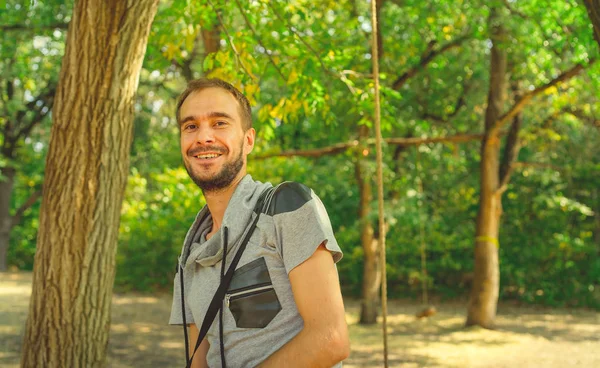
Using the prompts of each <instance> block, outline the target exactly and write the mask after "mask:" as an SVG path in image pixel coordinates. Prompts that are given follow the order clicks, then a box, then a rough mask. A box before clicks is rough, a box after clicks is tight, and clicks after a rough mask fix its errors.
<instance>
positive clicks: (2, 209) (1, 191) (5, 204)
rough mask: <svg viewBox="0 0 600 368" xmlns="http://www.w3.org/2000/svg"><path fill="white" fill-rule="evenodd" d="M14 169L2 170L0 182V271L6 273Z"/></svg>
mask: <svg viewBox="0 0 600 368" xmlns="http://www.w3.org/2000/svg"><path fill="white" fill-rule="evenodd" d="M15 173H16V172H15V169H13V168H4V169H2V176H4V179H1V181H0V271H6V270H7V267H8V263H7V261H6V257H7V255H8V246H9V243H10V230H11V228H12V216H11V215H10V198H11V195H12V190H13V185H14V183H15Z"/></svg>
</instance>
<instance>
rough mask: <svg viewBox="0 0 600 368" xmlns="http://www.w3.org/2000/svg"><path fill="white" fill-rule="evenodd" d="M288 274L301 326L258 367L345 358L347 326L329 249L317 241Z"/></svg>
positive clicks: (323, 364)
mask: <svg viewBox="0 0 600 368" xmlns="http://www.w3.org/2000/svg"><path fill="white" fill-rule="evenodd" d="M289 277H290V283H291V285H292V292H293V293H294V300H295V301H296V305H297V306H298V312H300V315H301V316H302V319H303V320H304V328H303V329H302V331H300V333H299V334H298V335H296V336H295V337H294V338H293V339H292V340H291V341H289V342H288V343H287V344H285V345H284V346H283V347H281V349H279V350H278V351H276V352H275V353H274V354H273V355H271V356H270V357H269V358H267V359H266V360H265V361H264V362H262V363H261V364H260V365H259V367H261V368H268V367H284V366H285V367H331V366H332V365H334V364H336V363H338V362H340V361H342V360H344V359H346V358H347V357H348V355H349V354H350V341H349V339H348V326H347V325H346V319H345V313H344V302H343V300H342V293H341V291H340V282H339V278H338V274H337V270H336V268H335V264H334V263H333V258H332V257H331V254H330V253H329V251H328V250H327V249H325V247H324V246H323V245H322V244H321V245H320V246H319V247H318V248H317V250H316V251H315V253H314V254H313V255H312V256H311V257H310V258H308V259H307V260H306V261H304V262H303V263H302V264H300V265H299V266H298V267H296V268H294V269H293V270H292V271H291V272H290V274H289Z"/></svg>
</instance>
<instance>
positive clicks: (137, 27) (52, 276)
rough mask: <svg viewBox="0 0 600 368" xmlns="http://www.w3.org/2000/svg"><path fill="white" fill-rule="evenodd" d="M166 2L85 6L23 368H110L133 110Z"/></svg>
mask: <svg viewBox="0 0 600 368" xmlns="http://www.w3.org/2000/svg"><path fill="white" fill-rule="evenodd" d="M157 5H158V0H128V1H123V0H102V1H101V0H79V1H77V2H76V4H75V8H74V10H73V17H72V20H71V22H70V24H69V31H68V39H67V46H66V50H65V55H64V57H63V62H62V69H61V73H60V79H59V86H58V89H57V94H56V100H55V104H54V110H53V120H54V121H53V125H52V132H51V138H50V146H49V152H48V156H47V159H46V173H45V179H44V196H43V200H42V207H41V211H40V226H39V231H38V240H37V253H36V255H35V262H34V273H33V288H32V295H31V303H30V308H29V316H28V320H27V326H26V331H25V336H24V341H23V350H22V359H21V363H22V367H25V368H28V367H102V366H103V365H104V360H105V356H106V349H107V342H108V334H109V329H110V304H111V298H112V285H113V281H114V274H115V253H116V249H117V247H116V245H117V244H116V243H117V235H118V227H119V217H120V210H121V202H122V198H123V194H124V190H125V184H126V179H127V175H128V167H129V157H128V156H129V155H128V153H129V148H130V145H131V139H132V127H133V102H134V95H135V92H136V89H137V84H138V80H139V74H140V69H141V66H142V60H143V58H144V53H145V50H146V43H147V40H148V35H149V32H150V25H151V23H152V20H153V18H154V15H155V14H156V10H157Z"/></svg>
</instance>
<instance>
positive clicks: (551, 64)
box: [0, 0, 600, 322]
mask: <svg viewBox="0 0 600 368" xmlns="http://www.w3.org/2000/svg"><path fill="white" fill-rule="evenodd" d="M2 3H5V4H2ZM0 5H3V6H2V12H1V13H0V24H1V30H2V36H0V37H1V40H2V44H1V46H0V74H1V75H2V82H1V84H0V96H1V97H2V98H1V99H0V111H2V112H1V114H0V144H1V155H0V170H1V174H0V267H1V268H3V269H6V268H10V267H13V268H17V269H20V270H31V269H32V268H33V259H34V254H35V251H36V237H37V229H38V225H39V220H38V214H39V210H40V198H41V196H42V191H41V188H42V183H43V180H44V164H43V163H44V160H45V157H46V154H47V151H48V143H49V139H50V129H51V120H52V119H51V117H52V104H53V98H54V94H55V92H56V89H57V82H58V79H59V78H58V77H59V70H60V66H61V57H62V55H63V52H64V49H65V42H66V37H67V32H66V31H67V27H68V22H69V20H70V17H71V12H72V4H71V3H70V2H66V3H65V2H62V1H10V0H8V1H5V2H0ZM377 5H378V12H379V17H380V34H381V38H380V39H379V40H378V47H379V51H380V52H379V53H380V63H381V67H380V68H381V72H382V76H381V77H382V82H381V83H382V124H383V125H382V126H383V135H384V138H385V142H386V146H385V148H384V161H385V171H384V175H385V182H384V183H385V197H386V203H385V208H386V213H387V218H386V222H387V228H388V232H387V254H388V255H387V274H388V275H387V278H388V294H389V297H390V298H407V297H412V298H420V297H421V292H422V291H423V290H424V288H427V290H428V291H429V292H430V293H431V294H432V295H433V297H434V298H440V299H445V298H451V299H454V298H462V297H466V296H467V295H468V293H469V290H470V289H471V287H472V285H473V283H474V282H477V276H476V273H474V263H475V256H474V249H475V244H476V243H478V242H481V241H483V242H487V243H489V244H491V246H493V247H491V248H493V249H496V252H497V256H498V259H499V267H498V271H499V295H500V298H501V299H503V300H518V301H522V302H527V303H538V304H546V305H551V306H586V307H592V308H600V257H599V254H600V120H599V118H598V116H600V111H599V108H600V106H599V102H598V91H599V90H600V89H599V87H600V73H599V72H600V67H599V63H596V62H595V60H596V59H597V58H598V44H597V43H596V42H595V40H594V33H593V29H592V26H591V23H590V19H589V18H588V14H587V12H586V8H585V7H584V6H583V2H581V1H575V0H569V1H558V0H553V1H541V0H531V1H527V2H524V1H509V0H506V1H496V2H494V1H492V2H490V1H452V2H451V1H445V0H435V1H428V2H421V1H411V0H406V1H398V0H381V1H379V2H378V3H377ZM369 19H370V17H369V3H368V2H359V1H319V2H312V1H303V0H298V1H291V2H277V1H268V0H264V1H263V0H256V1H243V0H235V1H230V2H222V1H217V0H206V1H185V0H172V1H161V2H160V4H159V8H158V12H157V13H156V17H155V20H154V23H153V25H152V28H151V33H150V38H149V41H148V46H147V51H146V55H145V59H144V65H143V69H142V72H141V76H140V80H139V88H138V93H137V97H136V103H135V125H134V139H133V145H132V147H131V158H130V168H129V178H128V184H127V189H126V193H125V199H124V202H123V206H122V211H121V223H120V229H119V245H118V251H117V258H116V266H117V273H116V279H115V287H116V288H117V290H121V291H124V290H139V291H146V292H152V291H158V290H169V289H170V287H171V286H172V280H173V275H174V271H175V264H176V257H177V254H178V253H179V251H180V249H181V243H182V240H183V238H184V236H185V233H186V231H187V227H188V226H189V224H191V222H192V221H193V218H194V216H195V214H196V213H197V211H198V210H199V209H200V208H201V206H202V205H203V204H204V202H203V198H202V194H201V192H200V191H199V189H198V188H197V187H195V185H194V184H193V183H192V182H191V181H190V180H189V178H188V177H187V174H186V172H185V169H184V168H183V166H182V164H181V159H180V152H179V143H178V128H177V124H176V121H175V118H174V110H175V106H174V105H175V100H176V96H177V95H178V93H179V92H180V91H181V90H183V88H185V84H186V82H187V81H189V80H191V79H193V78H197V77H201V76H209V77H213V76H214V77H220V78H224V79H226V80H230V81H232V82H233V83H234V84H235V85H236V86H238V87H239V88H240V89H241V90H242V91H243V92H244V93H245V94H246V95H247V96H248V98H249V99H250V100H251V102H252V104H253V106H254V109H253V111H254V126H255V128H256V129H257V132H258V138H257V144H256V147H255V150H254V152H253V154H252V155H251V156H250V159H249V172H250V173H251V174H252V175H253V177H254V178H255V179H257V180H261V181H270V182H272V183H279V182H281V181H282V180H294V181H299V182H303V183H305V184H307V185H309V186H310V187H312V188H313V189H314V190H315V192H316V193H317V194H318V195H319V196H320V197H321V198H322V200H323V202H324V203H325V205H326V207H327V209H328V212H329V215H330V217H331V221H332V225H333V227H334V230H335V232H336V237H337V239H338V242H339V243H340V244H341V246H342V249H343V250H344V252H345V257H344V259H343V261H342V262H340V264H339V265H338V269H339V273H340V279H341V284H342V287H343V292H344V295H345V296H354V297H359V298H362V299H363V306H362V311H361V319H362V320H363V321H365V322H368V321H373V320H374V316H375V315H376V314H377V311H376V310H377V300H378V298H377V290H378V288H379V285H380V282H381V275H380V273H379V271H378V268H379V265H378V263H377V260H378V254H377V234H376V228H377V211H376V208H377V203H376V201H375V200H374V189H373V188H374V177H375V174H374V173H375V152H374V146H373V141H372V140H371V138H372V137H373V134H372V130H371V128H372V117H373V116H374V113H373V108H374V106H373V100H374V99H373V78H372V76H371V61H372V60H371V53H370V34H371V26H370V20H369ZM492 87H493V88H492ZM489 101H493V104H494V105H495V106H497V107H498V109H499V110H500V112H501V113H499V114H497V117H496V118H495V119H492V120H493V121H491V120H490V109H489V108H488V107H489V106H490V103H489ZM504 112H506V113H504ZM490 137H492V138H494V137H495V138H497V141H498V142H499V143H498V145H497V146H498V150H497V152H496V156H495V158H494V157H491V159H490V156H489V152H487V151H486V150H485V149H483V148H482V147H484V148H485V147H486V145H485V144H484V143H485V142H490V140H489V138H490ZM487 147H489V145H488V146H487ZM482 162H483V163H485V162H488V163H490V162H491V163H492V164H494V165H495V166H493V167H492V169H491V171H490V166H486V165H482ZM490 172H494V173H495V174H494V175H496V176H497V178H496V179H497V183H496V184H498V188H496V191H495V192H494V196H495V197H496V198H500V199H501V201H502V204H501V206H497V203H496V206H495V207H494V206H490V205H489V203H488V202H486V198H487V197H486V193H483V192H484V191H485V190H486V189H485V185H483V186H482V183H483V182H484V181H485V180H484V179H485V178H488V177H489V175H490ZM482 188H484V189H482ZM486 213H487V214H491V216H492V217H494V216H495V219H496V220H497V227H498V230H499V235H498V237H493V236H487V235H486V236H482V235H481V233H480V232H478V230H477V229H478V226H481V222H482V221H481V220H480V221H479V222H476V219H477V218H478V217H479V218H480V219H481V218H485V217H486V216H485V214H486ZM500 214H502V216H500ZM491 222H492V223H493V222H494V221H493V220H491ZM492 232H493V231H492ZM423 256H426V257H425V258H424V257H423ZM424 261H426V262H424ZM430 297H431V295H430Z"/></svg>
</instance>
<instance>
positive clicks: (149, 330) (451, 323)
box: [0, 273, 600, 368]
mask: <svg viewBox="0 0 600 368" xmlns="http://www.w3.org/2000/svg"><path fill="white" fill-rule="evenodd" d="M30 283H31V274H30V273H0V367H7V368H13V367H14V368H16V367H18V364H19V349H20V345H21V337H22V335H23V330H24V324H25V318H26V314H27V305H28V303H29V295H30ZM436 307H437V310H438V313H437V314H436V315H434V316H433V317H431V318H429V319H428V320H417V319H416V318H415V317H414V314H415V313H416V312H418V311H419V310H420V306H419V305H418V304H416V303H412V302H399V301H392V302H390V304H389V312H390V316H389V318H388V324H389V363H390V364H389V365H390V367H511V368H513V367H600V314H598V313H597V312H594V311H590V310H568V309H548V308H540V307H531V306H525V307H515V306H510V305H508V304H501V305H500V306H499V309H498V318H497V327H498V329H497V330H495V331H489V330H484V329H481V328H469V329H465V328H463V324H464V313H465V308H464V306H463V305H462V304H459V303H445V304H443V305H436ZM170 308H171V300H170V296H169V295H157V296H155V297H152V296H148V295H136V294H125V295H115V296H114V299H113V310H112V325H111V336H110V344H109V357H108V363H107V366H108V367H116V368H125V367H182V366H183V365H184V364H182V363H183V355H184V347H183V332H182V330H181V329H180V328H176V327H170V326H167V325H166V321H167V319H168V315H169V310H170ZM358 310H359V308H358V304H357V303H356V302H354V301H349V302H347V321H348V323H349V325H350V334H351V342H352V353H351V355H350V358H349V359H348V360H347V361H346V362H345V364H344V366H345V367H353V368H355V367H370V366H383V364H382V362H383V343H382V337H381V336H382V332H381V325H380V324H378V325H374V326H359V325H357V323H356V322H357V319H358Z"/></svg>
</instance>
